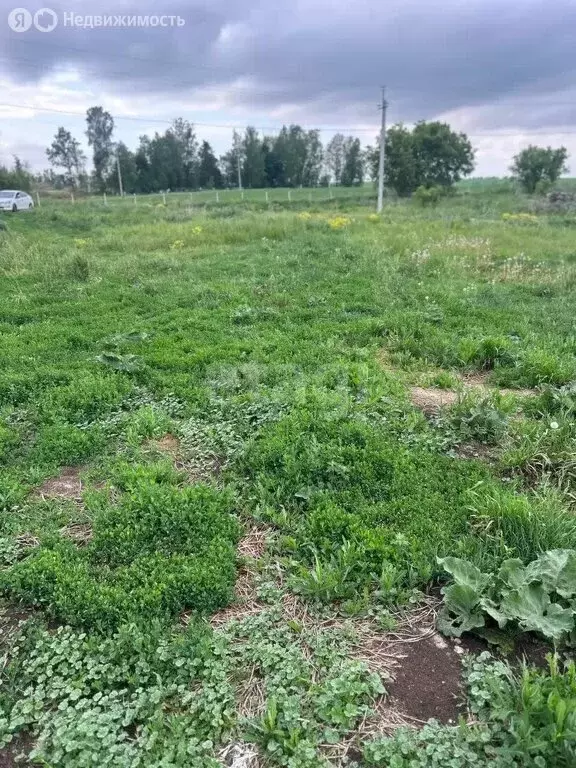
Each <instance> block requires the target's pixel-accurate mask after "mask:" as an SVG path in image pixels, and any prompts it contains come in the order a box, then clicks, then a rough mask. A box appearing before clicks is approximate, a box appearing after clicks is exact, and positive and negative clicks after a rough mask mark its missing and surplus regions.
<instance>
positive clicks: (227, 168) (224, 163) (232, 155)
mask: <svg viewBox="0 0 576 768" xmlns="http://www.w3.org/2000/svg"><path fill="white" fill-rule="evenodd" d="M243 163H244V146H243V141H242V136H241V135H240V133H239V132H238V131H236V130H235V131H233V133H232V146H231V147H230V149H229V150H228V152H226V153H225V154H224V155H222V157H221V158H220V169H221V171H222V177H223V179H224V184H225V185H226V186H227V187H237V186H238V165H240V169H242V165H243Z"/></svg>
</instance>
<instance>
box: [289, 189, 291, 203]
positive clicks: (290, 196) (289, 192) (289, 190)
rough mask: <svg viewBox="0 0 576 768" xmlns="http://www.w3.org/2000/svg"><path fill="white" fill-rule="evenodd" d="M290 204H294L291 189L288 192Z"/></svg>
mask: <svg viewBox="0 0 576 768" xmlns="http://www.w3.org/2000/svg"><path fill="white" fill-rule="evenodd" d="M288 202H289V203H291V202H292V190H291V189H289V190H288Z"/></svg>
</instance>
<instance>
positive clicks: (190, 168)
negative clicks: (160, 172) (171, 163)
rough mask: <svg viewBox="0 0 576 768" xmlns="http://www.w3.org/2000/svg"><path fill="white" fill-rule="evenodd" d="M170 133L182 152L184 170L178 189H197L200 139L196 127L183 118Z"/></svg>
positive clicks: (177, 119)
mask: <svg viewBox="0 0 576 768" xmlns="http://www.w3.org/2000/svg"><path fill="white" fill-rule="evenodd" d="M169 132H170V133H171V134H172V135H173V136H174V138H175V139H176V143H177V146H178V148H179V150H180V156H181V165H182V170H181V173H180V179H179V184H178V187H179V188H182V189H196V188H197V187H198V166H199V157H198V139H197V137H196V132H195V130H194V125H193V124H192V123H191V122H189V121H188V120H184V118H182V117H178V118H176V120H174V121H173V122H172V126H171V127H170V129H169Z"/></svg>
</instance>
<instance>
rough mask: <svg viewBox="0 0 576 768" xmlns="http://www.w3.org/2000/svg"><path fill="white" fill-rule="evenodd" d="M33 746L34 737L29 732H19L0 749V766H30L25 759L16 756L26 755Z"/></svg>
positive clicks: (23, 767)
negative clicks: (19, 733)
mask: <svg viewBox="0 0 576 768" xmlns="http://www.w3.org/2000/svg"><path fill="white" fill-rule="evenodd" d="M33 747H34V739H33V738H32V736H30V735H29V734H21V735H19V736H17V737H15V738H14V739H12V741H11V742H10V744H7V745H6V746H5V747H4V749H0V768H26V767H27V766H31V765H32V763H30V762H29V761H28V760H26V759H20V760H18V759H17V758H18V757H19V755H22V754H24V755H27V754H28V753H29V752H30V751H31V750H32V749H33Z"/></svg>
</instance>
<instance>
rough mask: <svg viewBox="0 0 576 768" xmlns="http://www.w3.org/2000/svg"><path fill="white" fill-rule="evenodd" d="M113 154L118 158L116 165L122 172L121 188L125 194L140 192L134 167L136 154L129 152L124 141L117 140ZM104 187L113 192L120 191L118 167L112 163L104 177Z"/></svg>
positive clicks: (136, 171)
mask: <svg viewBox="0 0 576 768" xmlns="http://www.w3.org/2000/svg"><path fill="white" fill-rule="evenodd" d="M114 154H115V156H116V157H117V158H118V165H119V166H120V172H121V174H122V188H123V190H124V192H125V193H126V194H129V195H131V194H132V193H134V192H140V191H141V190H140V184H139V178H138V169H137V167H136V156H135V154H134V152H131V151H130V150H129V149H128V147H127V146H126V144H124V142H122V141H119V142H118V143H117V144H116V151H115V153H114ZM106 188H107V189H110V190H112V191H114V192H119V191H120V183H119V180H118V167H117V165H116V163H112V164H111V166H110V169H109V171H108V177H107V178H106Z"/></svg>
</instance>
